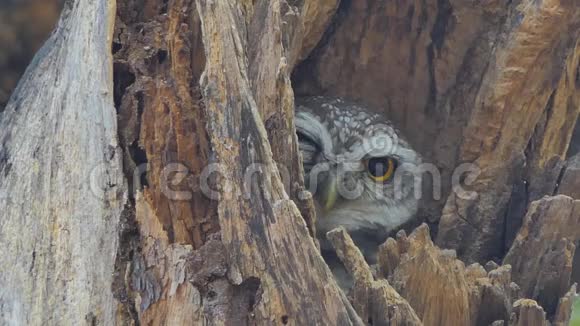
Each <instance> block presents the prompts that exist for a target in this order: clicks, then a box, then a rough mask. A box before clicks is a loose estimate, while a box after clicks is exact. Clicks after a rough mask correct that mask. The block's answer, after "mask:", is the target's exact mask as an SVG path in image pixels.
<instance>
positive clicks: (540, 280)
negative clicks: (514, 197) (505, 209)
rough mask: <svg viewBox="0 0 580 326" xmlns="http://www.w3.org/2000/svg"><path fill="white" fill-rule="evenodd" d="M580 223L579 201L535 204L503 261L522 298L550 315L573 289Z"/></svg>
mask: <svg viewBox="0 0 580 326" xmlns="http://www.w3.org/2000/svg"><path fill="white" fill-rule="evenodd" d="M579 223H580V200H573V199H572V198H569V197H566V196H556V197H547V198H544V199H541V200H539V201H536V202H533V203H532V204H531V205H530V208H529V209H528V213H527V214H526V217H525V218H524V224H523V225H522V228H521V229H520V231H519V233H518V235H517V237H516V239H515V241H514V244H513V246H512V247H511V248H510V251H509V252H508V253H507V255H506V257H505V258H504V264H510V265H511V266H512V267H513V272H512V276H513V278H514V281H515V282H516V283H517V284H518V285H519V286H520V287H521V289H522V294H523V296H524V297H526V298H532V299H535V300H537V301H538V303H539V304H540V305H541V306H542V307H543V308H544V310H546V312H547V313H548V314H549V315H552V314H554V313H555V312H556V308H557V305H558V301H559V299H560V298H561V297H562V296H564V294H566V292H567V291H568V289H569V288H570V276H571V274H572V259H573V257H574V252H575V250H576V246H575V245H574V243H575V242H577V241H579V240H580V230H579V228H578V227H576V226H577V225H579Z"/></svg>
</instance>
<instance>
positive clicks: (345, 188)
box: [295, 96, 421, 262]
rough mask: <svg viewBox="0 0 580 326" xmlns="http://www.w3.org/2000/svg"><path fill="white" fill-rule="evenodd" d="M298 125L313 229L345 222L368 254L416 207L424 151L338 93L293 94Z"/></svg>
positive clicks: (323, 240)
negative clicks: (331, 95) (312, 207)
mask: <svg viewBox="0 0 580 326" xmlns="http://www.w3.org/2000/svg"><path fill="white" fill-rule="evenodd" d="M295 123H296V132H297V136H298V140H299V147H300V152H301V155H302V162H303V166H304V180H305V184H306V188H307V189H308V190H309V191H310V192H311V193H312V194H313V197H314V202H315V207H316V212H317V223H316V227H317V236H318V238H319V240H320V243H321V248H322V250H323V251H329V250H331V247H330V244H329V242H328V241H327V240H326V233H327V232H328V231H330V230H332V229H334V228H336V227H339V226H342V227H344V228H345V229H346V230H347V231H348V232H349V234H350V235H351V237H352V238H353V240H354V242H355V244H357V246H358V247H359V248H360V249H361V251H362V252H363V254H364V255H365V257H366V258H367V260H369V261H371V262H373V261H374V260H375V254H376V251H377V248H378V245H379V244H380V243H382V242H383V241H384V240H385V239H386V238H387V236H388V235H389V234H390V233H391V232H392V231H393V230H396V229H397V228H399V227H400V226H401V225H402V224H403V223H405V222H407V221H409V220H410V219H411V218H413V217H414V215H415V214H416V212H417V207H418V201H419V196H418V194H417V191H418V190H419V191H420V181H421V180H420V175H419V174H418V173H417V167H418V166H419V165H420V164H421V158H420V156H419V155H418V154H417V152H416V151H415V150H413V148H411V146H410V145H409V143H408V142H407V141H405V140H404V139H403V137H401V135H400V133H399V131H398V130H397V129H395V128H393V126H392V125H391V123H390V122H389V121H388V120H387V119H385V117H383V116H382V115H380V114H377V113H373V112H371V111H369V110H368V109H367V108H365V107H362V106H359V105H356V104H354V103H351V102H348V101H345V100H343V99H340V98H329V97H320V96H318V97H308V98H298V99H296V110H295Z"/></svg>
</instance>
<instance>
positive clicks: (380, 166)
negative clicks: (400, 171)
mask: <svg viewBox="0 0 580 326" xmlns="http://www.w3.org/2000/svg"><path fill="white" fill-rule="evenodd" d="M396 167H397V161H395V160H394V159H392V158H390V157H373V158H371V159H369V160H368V161H367V170H368V173H369V175H370V176H371V177H372V178H373V179H374V180H376V181H381V182H384V181H388V180H389V179H390V178H391V177H392V176H393V174H394V172H395V169H396Z"/></svg>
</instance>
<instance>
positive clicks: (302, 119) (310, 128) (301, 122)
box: [295, 112, 333, 156]
mask: <svg viewBox="0 0 580 326" xmlns="http://www.w3.org/2000/svg"><path fill="white" fill-rule="evenodd" d="M295 124H296V130H297V131H298V132H300V133H302V134H304V135H305V136H306V137H308V138H310V139H312V140H313V141H314V142H316V143H317V144H318V145H319V146H320V149H321V150H322V153H323V154H324V155H325V156H329V155H332V149H333V145H332V138H331V137H330V134H329V133H328V130H326V128H325V127H324V126H323V125H322V123H321V122H320V121H318V119H317V118H316V117H315V116H314V115H313V114H311V113H308V112H296V116H295Z"/></svg>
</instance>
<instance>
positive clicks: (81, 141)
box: [0, 0, 126, 325]
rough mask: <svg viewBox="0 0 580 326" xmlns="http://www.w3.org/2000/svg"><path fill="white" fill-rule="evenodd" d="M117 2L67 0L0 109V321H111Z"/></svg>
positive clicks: (117, 160)
mask: <svg viewBox="0 0 580 326" xmlns="http://www.w3.org/2000/svg"><path fill="white" fill-rule="evenodd" d="M114 14H115V1H87V0H77V1H67V2H66V4H65V8H64V10H63V13H62V16H61V19H60V21H59V23H58V26H57V28H56V30H55V31H54V33H53V34H52V36H51V37H50V39H49V40H48V41H47V42H46V43H45V45H44V46H43V48H42V49H41V50H40V51H39V52H38V53H37V55H36V56H35V58H34V60H33V62H32V63H31V64H30V66H29V68H28V70H27V72H26V73H25V75H24V76H23V78H22V80H21V81H20V83H19V85H18V87H17V89H16V90H15V92H14V94H13V96H12V97H11V100H10V102H9V103H8V105H7V107H6V110H5V111H4V112H2V113H0V247H1V248H2V254H1V255H0V324H2V325H46V324H49V325H85V324H93V325H96V324H99V325H113V324H114V323H115V312H116V308H117V302H116V301H115V299H114V297H113V291H112V288H111V284H112V283H113V274H114V268H115V253H116V252H117V245H118V233H117V232H118V223H119V220H120V215H121V212H122V210H123V207H124V204H125V200H126V196H125V195H126V190H125V181H124V179H123V175H122V167H121V152H120V148H119V146H118V142H117V124H116V112H115V107H114V103H113V87H112V76H113V65H112V57H111V43H112V36H113V24H114V21H115V18H114Z"/></svg>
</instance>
